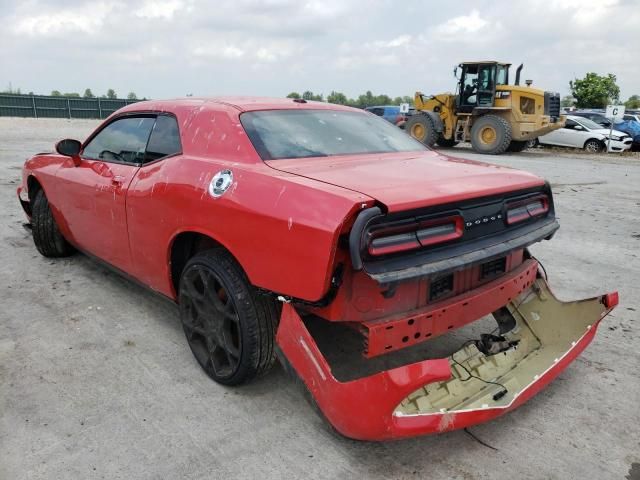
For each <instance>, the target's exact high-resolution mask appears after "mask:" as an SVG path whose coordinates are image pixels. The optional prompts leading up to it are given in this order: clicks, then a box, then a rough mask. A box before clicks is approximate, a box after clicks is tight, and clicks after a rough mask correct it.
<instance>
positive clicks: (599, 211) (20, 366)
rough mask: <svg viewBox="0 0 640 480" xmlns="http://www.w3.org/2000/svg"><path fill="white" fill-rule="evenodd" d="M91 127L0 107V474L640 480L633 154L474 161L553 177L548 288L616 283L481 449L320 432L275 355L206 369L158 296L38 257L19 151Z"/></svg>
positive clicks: (569, 294) (451, 439) (594, 290)
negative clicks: (580, 342)
mask: <svg viewBox="0 0 640 480" xmlns="http://www.w3.org/2000/svg"><path fill="white" fill-rule="evenodd" d="M95 125H96V122H94V121H66V120H20V119H7V118H2V119H0V178H1V180H0V216H1V218H0V236H1V238H2V245H3V246H4V248H2V250H1V251H0V273H1V277H0V278H1V282H0V296H1V301H2V308H1V309H0V479H7V480H8V479H12V480H13V479H15V480H17V479H39V478H51V479H71V478H79V479H91V478H108V479H115V478H123V479H130V478H136V479H137V478H168V479H171V478H181V477H184V478H205V477H206V478H225V479H230V478H256V477H260V478H264V479H266V478H302V477H305V478H327V479H336V478H442V479H444V478H456V479H457V478H460V479H481V478H482V479H484V478H487V479H489V478H490V479H503V478H504V479H507V478H508V479H525V478H531V479H539V478H553V479H567V478H589V479H591V478H594V479H595V478H597V479H604V478H606V479H609V478H611V479H614V478H615V479H623V478H625V477H626V478H628V479H632V478H633V479H636V480H637V479H638V478H640V429H639V428H638V425H640V373H639V372H640V353H639V351H640V335H639V327H638V324H637V323H635V320H636V319H637V318H638V312H639V311H640V290H639V288H638V284H639V281H640V259H639V258H638V255H639V247H640V216H639V210H640V159H639V158H637V156H625V157H620V156H616V155H597V156H596V155H585V154H582V153H566V152H565V153H558V152H556V151H553V152H549V151H542V150H538V151H535V152H524V153H522V154H516V155H504V156H501V157H497V158H486V157H482V160H491V161H494V162H495V163H500V164H504V165H510V166H513V167H517V168H522V169H527V170H530V171H533V172H535V173H538V174H541V175H543V176H545V177H546V178H547V179H549V181H551V182H552V184H553V185H554V191H555V198H556V208H557V212H558V216H559V219H560V223H561V225H562V228H561V229H560V231H559V233H558V234H557V236H556V237H555V238H554V239H553V241H551V242H545V243H543V244H539V245H536V246H534V247H533V249H532V250H533V252H534V254H535V255H536V256H538V257H539V258H540V259H541V260H542V261H543V263H544V265H545V266H546V269H547V271H548V273H549V277H550V280H551V284H552V286H554V287H555V290H556V291H557V293H558V294H559V295H560V296H561V298H565V299H570V298H578V297H583V296H592V295H596V294H599V293H603V292H607V291H611V290H616V289H617V290H619V291H620V295H621V305H620V306H619V307H618V309H617V310H616V311H615V312H614V313H613V315H611V316H609V317H608V318H607V319H606V320H605V321H604V322H603V324H602V327H601V329H600V331H599V333H598V335H597V336H596V339H595V340H594V342H593V344H592V345H591V346H590V347H589V348H588V349H587V351H586V352H585V353H584V354H583V355H582V356H581V357H580V358H579V359H578V360H577V361H576V362H575V363H574V364H573V365H572V366H571V367H570V368H569V369H568V370H567V371H566V372H564V373H563V374H562V375H561V376H560V377H559V378H558V379H557V380H556V381H555V382H554V383H553V384H552V385H550V386H549V388H547V389H546V390H544V391H543V392H542V393H541V394H539V395H538V396H537V397H535V398H534V399H532V400H531V401H529V402H528V403H527V404H525V405H524V406H523V407H521V408H519V409H517V410H516V411H514V412H512V413H511V414H508V415H506V416H504V417H502V418H500V419H498V420H497V421H493V422H491V423H488V424H485V425H481V426H476V427H473V428H472V429H471V431H472V432H473V434H474V435H476V436H477V437H478V438H480V439H482V440H483V441H484V442H486V443H487V444H490V445H491V446H493V447H494V448H495V450H494V449H491V448H488V447H486V446H483V445H481V444H480V443H478V442H477V441H475V440H474V439H473V438H471V436H470V435H468V434H467V433H465V432H464V431H458V432H453V433H448V434H445V435H440V436H432V437H423V438H417V439H411V440H405V441H399V442H392V443H361V442H353V441H349V440H346V439H343V438H339V437H337V436H335V435H333V434H332V433H330V432H329V431H328V430H327V429H326V428H325V426H324V425H323V423H322V421H321V420H320V419H319V417H318V416H317V415H316V414H315V413H314V412H313V410H312V409H311V408H310V407H309V405H308V404H307V403H306V402H305V401H304V399H303V398H302V396H301V395H300V392H299V391H298V390H297V389H296V388H295V387H294V385H293V384H292V382H290V381H289V379H288V378H287V377H286V376H285V374H284V373H283V371H282V369H281V368H279V367H278V368H276V369H274V371H273V372H272V373H270V374H269V375H267V376H266V377H265V378H263V379H261V380H260V381H258V382H257V383H254V384H252V385H249V386H246V387H242V388H235V389H232V388H225V387H222V386H220V385H217V384H215V383H213V382H212V381H210V380H208V379H207V377H206V376H205V374H204V373H203V372H202V371H201V370H200V368H199V367H198V366H197V365H196V362H195V360H194V359H193V358H192V356H191V352H190V351H189V348H188V347H187V344H186V341H185V338H184V335H183V333H182V330H181V327H180V325H179V322H178V319H177V316H176V312H175V308H174V307H173V306H172V305H171V304H169V303H168V302H165V301H164V300H162V299H159V298H158V297H156V296H154V295H152V294H150V293H148V292H147V291H145V290H143V289H142V288H139V287H137V286H135V285H132V284H131V283H129V282H127V281H126V280H124V279H122V278H120V277H118V276H117V275H115V274H113V273H110V272H109V271H107V270H106V269H105V268H103V267H101V266H99V265H97V264H95V263H94V262H92V261H91V260H89V259H88V258H86V257H84V256H82V255H76V256H74V257H71V258H69V259H64V260H55V261H53V260H48V259H45V258H42V257H41V256H39V255H38V253H37V252H36V250H35V248H34V247H33V243H32V240H31V237H30V235H29V234H28V233H27V232H26V231H25V230H24V229H23V228H22V226H21V225H22V222H23V221H24V217H23V214H22V211H21V210H20V207H19V205H18V202H17V200H16V198H15V189H16V186H17V183H18V181H19V175H20V167H21V164H22V163H23V161H24V159H25V158H26V157H27V156H28V155H31V154H33V153H35V152H39V151H43V150H50V149H51V148H52V144H53V142H54V140H56V139H60V138H64V137H68V136H70V137H76V138H83V137H84V136H85V135H86V134H87V133H88V132H89V131H90V130H92V129H93V127H94V126H95ZM449 153H451V154H454V155H457V156H461V157H465V158H478V156H477V155H475V154H473V153H471V151H470V150H468V149H464V148H456V149H453V150H450V151H449ZM632 465H633V473H630V471H631V469H632Z"/></svg>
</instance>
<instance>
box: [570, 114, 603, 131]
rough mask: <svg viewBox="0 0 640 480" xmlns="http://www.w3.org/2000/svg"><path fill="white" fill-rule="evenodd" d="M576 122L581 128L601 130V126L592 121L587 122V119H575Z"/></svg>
mask: <svg viewBox="0 0 640 480" xmlns="http://www.w3.org/2000/svg"><path fill="white" fill-rule="evenodd" d="M576 122H578V123H579V124H580V125H582V126H583V127H587V128H589V129H591V130H593V129H601V128H603V127H602V125H598V124H597V123H596V122H594V121H593V120H589V119H588V118H584V117H580V118H578V119H576Z"/></svg>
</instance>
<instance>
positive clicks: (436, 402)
mask: <svg viewBox="0 0 640 480" xmlns="http://www.w3.org/2000/svg"><path fill="white" fill-rule="evenodd" d="M507 307H508V309H509V311H510V312H511V314H512V315H513V316H514V318H515V320H516V327H515V328H514V329H513V330H512V331H511V332H508V333H507V334H505V335H504V336H505V337H506V338H507V339H508V340H519V341H520V343H519V344H518V345H517V347H516V348H515V349H514V348H511V349H509V350H508V351H506V352H503V353H498V354H496V355H492V356H485V355H484V354H483V353H482V352H480V351H479V350H478V349H477V348H476V346H475V344H469V345H467V346H465V347H463V348H461V349H460V350H458V351H457V352H456V353H454V354H453V355H452V357H450V364H451V371H452V378H451V379H450V380H447V381H443V382H436V383H431V384H428V385H426V386H425V387H423V388H421V389H419V390H417V391H415V392H413V393H412V394H411V395H409V396H408V397H407V398H406V399H405V400H404V401H402V403H401V404H400V405H399V406H398V407H397V408H396V410H395V412H394V413H395V414H396V415H412V414H427V413H441V412H443V411H461V410H470V409H479V408H487V407H504V406H507V405H509V404H510V403H511V402H512V401H513V400H514V398H515V397H516V396H517V395H518V394H519V393H520V392H522V391H523V390H524V389H525V388H526V387H527V386H528V385H530V384H531V383H533V382H534V381H535V380H536V379H537V378H538V377H539V376H541V375H542V374H543V373H544V372H546V371H547V370H548V369H549V368H551V367H552V366H553V365H554V364H555V363H556V362H558V361H559V360H560V359H561V358H562V356H563V355H565V354H566V353H567V351H568V350H569V349H570V348H571V347H572V346H573V345H575V343H576V342H577V341H578V340H579V339H580V338H581V337H582V336H583V335H584V334H585V333H586V332H587V331H588V329H589V328H591V326H592V325H593V324H595V323H596V322H597V321H598V320H600V319H601V318H602V316H603V315H604V313H605V310H606V308H605V307H604V305H603V304H602V303H601V302H600V300H599V298H595V299H588V300H580V301H576V302H561V301H559V300H558V299H556V298H555V297H554V296H553V294H552V293H551V292H550V291H549V290H548V287H547V285H546V282H544V281H543V280H537V281H536V283H535V284H534V285H533V286H532V287H531V289H529V290H528V291H526V292H523V293H522V294H521V295H520V296H519V297H518V298H516V299H515V300H514V301H513V302H511V303H509V305H508V306H507ZM487 333H489V332H487ZM451 358H453V359H455V361H457V362H458V363H460V364H462V365H463V366H464V367H466V368H467V369H468V370H469V372H470V373H471V374H473V375H476V376H478V377H480V378H482V379H483V380H487V381H491V382H497V383H500V384H502V385H504V386H505V387H506V388H507V390H508V393H507V394H506V395H505V396H503V397H502V398H500V399H498V400H494V399H493V396H494V395H495V394H496V393H498V392H500V391H501V390H503V388H502V387H501V386H499V385H494V384H487V383H485V382H483V381H482V380H479V379H476V378H473V377H470V376H469V374H468V373H467V372H465V370H464V369H463V368H462V367H460V366H459V365H456V363H455V362H454V361H453V360H452V359H451Z"/></svg>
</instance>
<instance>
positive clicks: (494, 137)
mask: <svg viewBox="0 0 640 480" xmlns="http://www.w3.org/2000/svg"><path fill="white" fill-rule="evenodd" d="M510 143H511V125H510V124H509V122H507V121H506V120H505V119H504V118H502V117H498V116H496V115H485V116H483V117H480V118H479V119H478V120H476V121H475V122H474V123H473V127H471V145H472V146H473V149H474V150H475V151H476V152H478V153H484V154H485V155H500V154H501V153H504V152H505V151H506V150H507V148H509V144H510Z"/></svg>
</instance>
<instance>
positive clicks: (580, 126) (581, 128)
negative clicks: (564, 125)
mask: <svg viewBox="0 0 640 480" xmlns="http://www.w3.org/2000/svg"><path fill="white" fill-rule="evenodd" d="M573 129H574V130H584V128H583V127H582V125H576V126H575V127H573Z"/></svg>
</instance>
